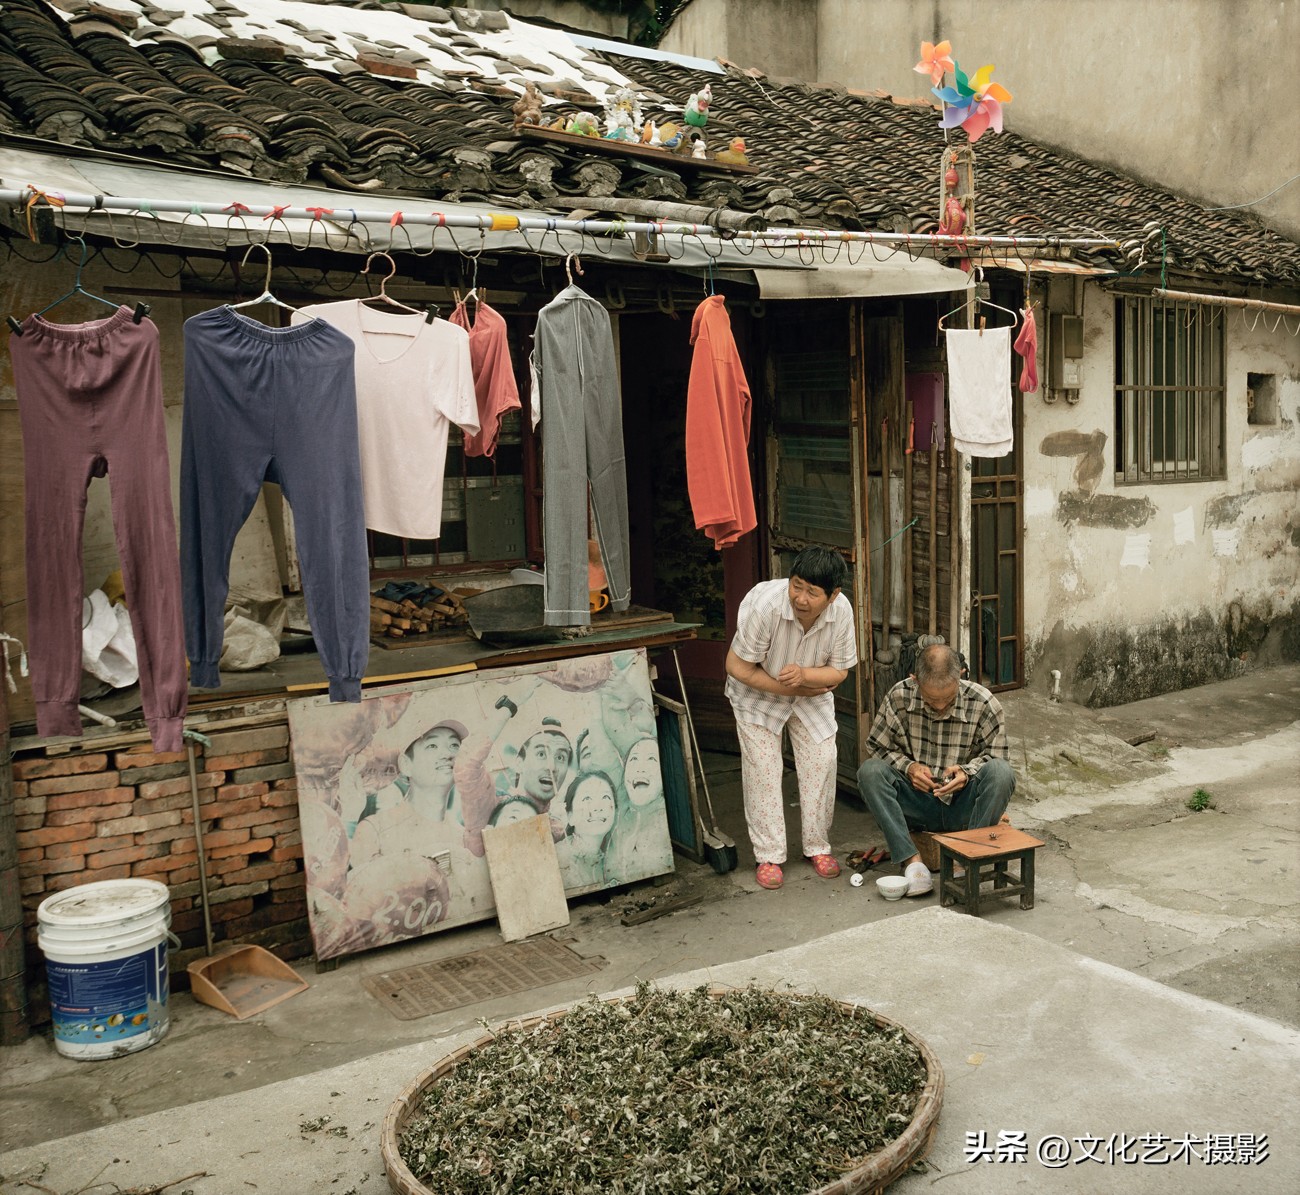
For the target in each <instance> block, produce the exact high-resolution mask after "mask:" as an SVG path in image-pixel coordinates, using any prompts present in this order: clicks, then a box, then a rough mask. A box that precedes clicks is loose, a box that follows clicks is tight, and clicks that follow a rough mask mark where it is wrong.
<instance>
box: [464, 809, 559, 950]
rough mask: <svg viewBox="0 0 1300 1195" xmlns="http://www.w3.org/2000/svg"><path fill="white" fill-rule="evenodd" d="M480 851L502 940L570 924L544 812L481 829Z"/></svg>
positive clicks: (525, 936) (543, 931) (549, 824)
mask: <svg viewBox="0 0 1300 1195" xmlns="http://www.w3.org/2000/svg"><path fill="white" fill-rule="evenodd" d="M483 849H484V851H485V853H486V854H487V864H488V875H489V877H490V878H491V880H492V897H493V899H494V900H495V901H496V906H497V920H498V921H499V922H500V923H501V936H502V938H504V939H505V940H506V941H507V942H518V941H519V940H520V939H521V938H528V937H531V936H532V935H533V934H540V933H545V932H546V931H547V930H548V929H559V928H560V926H562V925H568V924H569V905H568V902H567V901H566V900H565V899H564V883H563V881H562V880H561V879H560V861H559V857H558V856H557V855H556V853H555V843H554V842H553V841H552V840H551V819H550V818H549V817H548V816H546V815H545V814H541V813H539V814H537V815H536V816H535V817H530V818H525V819H524V820H523V821H521V822H514V823H513V824H511V825H508V826H487V827H485V828H484V830H483Z"/></svg>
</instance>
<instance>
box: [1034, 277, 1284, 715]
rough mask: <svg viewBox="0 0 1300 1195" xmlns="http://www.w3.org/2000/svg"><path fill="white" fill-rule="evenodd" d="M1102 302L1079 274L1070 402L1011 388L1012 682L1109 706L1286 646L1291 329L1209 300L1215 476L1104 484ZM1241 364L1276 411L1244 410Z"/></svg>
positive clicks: (1106, 389)
mask: <svg viewBox="0 0 1300 1195" xmlns="http://www.w3.org/2000/svg"><path fill="white" fill-rule="evenodd" d="M1113 312H1114V300H1113V298H1112V297H1111V296H1110V295H1109V294H1108V293H1106V292H1104V291H1102V290H1101V289H1100V287H1098V286H1095V285H1090V286H1088V287H1087V288H1086V290H1085V296H1084V316H1085V328H1086V332H1085V357H1084V374H1083V387H1082V389H1081V390H1080V392H1079V393H1080V400H1079V402H1078V404H1077V405H1074V406H1071V405H1069V404H1067V403H1066V402H1064V401H1057V402H1056V403H1054V404H1048V403H1046V402H1044V401H1043V398H1042V397H1041V395H1028V396H1026V397H1025V400H1024V401H1025V421H1024V422H1025V444H1024V449H1025V451H1024V461H1025V502H1024V525H1025V559H1026V561H1027V569H1028V571H1027V576H1026V584H1025V619H1024V626H1025V641H1026V668H1027V683H1028V684H1030V685H1032V686H1035V687H1043V688H1046V687H1047V686H1048V685H1049V684H1050V680H1049V675H1048V674H1049V673H1050V671H1051V670H1053V669H1059V670H1060V671H1061V674H1062V692H1063V694H1064V695H1065V696H1066V697H1067V698H1070V699H1072V700H1075V701H1080V702H1084V703H1087V704H1092V705H1112V704H1115V703H1117V702H1122V701H1132V700H1136V699H1138V698H1140V697H1146V696H1151V695H1153V694H1155V693H1162V692H1168V691H1170V690H1172V689H1179V688H1186V687H1189V686H1191V685H1194V684H1200V683H1204V682H1206V681H1210V680H1216V679H1221V678H1223V677H1226V676H1231V675H1233V674H1235V673H1236V672H1239V671H1241V670H1242V669H1244V668H1245V667H1247V666H1248V665H1249V664H1250V663H1253V662H1258V661H1265V660H1270V659H1278V658H1286V659H1300V586H1298V585H1297V580H1298V579H1300V341H1298V340H1297V338H1295V337H1293V336H1291V335H1290V334H1289V333H1288V332H1287V331H1286V329H1285V327H1284V326H1281V325H1279V326H1278V327H1277V328H1276V329H1275V330H1273V331H1269V330H1268V328H1267V327H1266V326H1265V324H1264V322H1263V321H1262V320H1261V321H1260V322H1259V323H1258V324H1257V325H1256V326H1255V327H1254V329H1253V330H1252V329H1251V328H1250V327H1249V326H1248V324H1247V323H1246V322H1245V321H1243V319H1242V318H1241V313H1240V312H1236V311H1230V310H1221V311H1220V314H1219V318H1220V319H1223V320H1225V321H1226V341H1227V345H1226V347H1227V355H1226V366H1227V400H1226V401H1227V425H1226V439H1225V443H1226V454H1227V477H1226V479H1225V480H1224V481H1214V482H1188V483H1183V484H1175V485H1145V486H1133V485H1129V486H1123V485H1120V486H1117V485H1116V484H1115V481H1114V473H1115V455H1114V443H1113V439H1114V415H1113V408H1114V391H1113V388H1112V387H1113V372H1114V370H1113V364H1112V363H1113V360H1114V355H1113V328H1114V318H1113ZM1252 318H1253V317H1252ZM1247 373H1260V374H1270V375H1273V377H1274V379H1275V383H1276V387H1277V395H1278V415H1277V422H1276V423H1275V424H1273V425H1269V426H1264V425H1252V424H1249V423H1248V421H1247V401H1246V383H1247V376H1246V375H1247Z"/></svg>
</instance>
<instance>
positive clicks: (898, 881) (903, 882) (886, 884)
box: [876, 876, 907, 900]
mask: <svg viewBox="0 0 1300 1195" xmlns="http://www.w3.org/2000/svg"><path fill="white" fill-rule="evenodd" d="M876 890H877V891H878V892H879V893H880V895H881V896H883V897H884V898H885V899H886V900H900V899H901V898H902V897H903V896H905V895H906V894H907V877H906V876H877V877H876Z"/></svg>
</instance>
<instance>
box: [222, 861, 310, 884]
mask: <svg viewBox="0 0 1300 1195" xmlns="http://www.w3.org/2000/svg"><path fill="white" fill-rule="evenodd" d="M296 867H297V864H296V863H295V862H293V861H292V860H290V861H288V862H280V863H254V864H253V865H252V866H251V867H245V868H242V869H240V870H238V871H228V872H226V874H225V875H224V876H222V877H221V879H222V882H223V883H226V884H251V883H253V882H255V881H257V880H273V879H275V878H276V877H277V876H283V875H292V874H293V872H294V870H295V869H296Z"/></svg>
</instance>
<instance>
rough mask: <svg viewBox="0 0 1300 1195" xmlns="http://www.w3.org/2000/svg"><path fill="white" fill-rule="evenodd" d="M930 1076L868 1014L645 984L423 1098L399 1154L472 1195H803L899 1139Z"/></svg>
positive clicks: (489, 1052)
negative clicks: (549, 1194) (545, 1194)
mask: <svg viewBox="0 0 1300 1195" xmlns="http://www.w3.org/2000/svg"><path fill="white" fill-rule="evenodd" d="M925 1081H926V1065H925V1062H924V1060H923V1059H922V1057H921V1052H920V1050H919V1049H918V1048H917V1047H916V1045H914V1044H913V1043H912V1042H911V1041H909V1040H908V1038H907V1037H906V1035H905V1034H904V1033H903V1032H902V1031H901V1030H899V1029H895V1028H887V1027H881V1026H878V1025H877V1024H876V1022H875V1019H874V1018H873V1017H872V1015H871V1014H870V1013H869V1012H867V1011H866V1010H865V1009H862V1010H858V1009H854V1008H852V1007H851V1006H846V1005H844V1004H842V1003H840V1002H839V1001H836V1000H832V999H830V998H827V997H822V996H796V995H786V994H782V993H778V992H771V991H764V990H759V989H754V988H746V989H740V990H737V991H730V992H725V993H720V994H719V993H716V992H715V993H713V994H710V992H709V990H708V989H707V988H704V987H700V988H696V989H695V990H693V991H689V992H679V991H663V990H659V989H657V988H654V987H651V986H650V985H648V984H642V985H640V986H639V987H638V988H637V990H636V994H635V995H634V996H632V997H630V998H629V999H627V1000H625V1001H617V1002H607V1001H601V1000H598V999H596V998H595V997H592V998H591V999H589V1000H587V1001H585V1002H583V1003H581V1004H578V1005H576V1006H575V1007H574V1008H573V1009H572V1010H570V1011H569V1012H568V1014H567V1015H566V1016H564V1017H561V1018H558V1019H556V1020H548V1021H545V1022H542V1023H540V1024H537V1025H535V1026H527V1027H517V1028H516V1027H509V1026H507V1027H506V1028H504V1029H502V1030H499V1031H498V1032H497V1033H496V1035H495V1038H494V1040H492V1041H491V1042H489V1043H488V1044H486V1045H484V1046H482V1047H481V1048H479V1049H477V1050H475V1051H473V1052H472V1053H471V1054H469V1055H468V1056H467V1057H466V1058H465V1060H464V1061H462V1062H461V1063H460V1065H459V1066H458V1067H456V1069H455V1070H454V1071H452V1072H451V1073H449V1074H448V1075H446V1076H445V1077H443V1078H442V1079H440V1080H439V1081H438V1082H437V1083H435V1084H433V1085H432V1086H431V1087H430V1088H429V1089H428V1091H426V1093H425V1094H424V1096H423V1098H422V1100H421V1104H420V1106H419V1107H418V1108H417V1109H415V1110H414V1111H413V1113H412V1115H411V1116H410V1117H409V1118H408V1119H407V1121H406V1123H405V1126H404V1128H403V1131H402V1133H401V1140H400V1143H399V1151H400V1154H401V1157H402V1160H403V1161H404V1162H405V1163H406V1165H407V1167H408V1168H409V1169H410V1171H411V1173H412V1174H413V1175H414V1176H415V1177H416V1178H417V1179H418V1181H420V1182H421V1183H423V1184H425V1185H427V1186H428V1187H429V1188H430V1190H433V1191H456V1192H458V1193H460V1195H480V1193H488V1192H510V1191H523V1190H538V1191H564V1192H566V1193H567V1195H596V1193H597V1192H599V1193H601V1195H677V1193H679V1192H683V1193H684V1192H717V1193H719V1195H740V1193H742V1192H753V1193H754V1195H759V1193H761V1195H771V1192H773V1191H781V1192H786V1193H788V1195H794V1193H796V1192H800V1191H810V1190H814V1189H816V1188H818V1187H822V1186H825V1185H826V1184H827V1183H830V1182H833V1181H834V1180H835V1179H837V1178H839V1177H840V1176H841V1175H842V1174H844V1173H845V1172H846V1171H849V1170H852V1169H853V1168H854V1167H855V1166H857V1165H859V1164H860V1163H861V1162H862V1160H863V1159H864V1158H865V1157H866V1156H867V1155H870V1154H873V1153H876V1152H878V1151H880V1150H881V1149H883V1148H884V1147H885V1146H887V1145H888V1144H889V1143H890V1142H891V1141H893V1140H894V1139H895V1138H897V1137H899V1136H900V1135H901V1134H902V1133H903V1132H904V1130H905V1129H906V1128H907V1126H908V1125H909V1123H910V1122H911V1119H912V1116H913V1112H914V1109H915V1107H916V1103H917V1099H918V1097H919V1095H920V1093H921V1090H922V1088H923V1086H924V1084H925Z"/></svg>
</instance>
